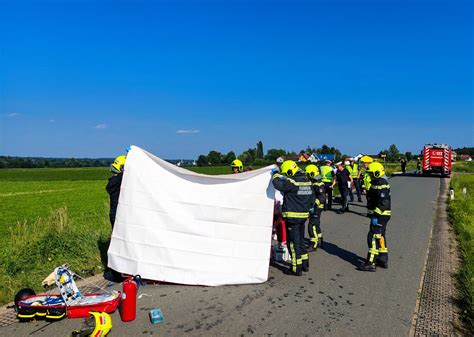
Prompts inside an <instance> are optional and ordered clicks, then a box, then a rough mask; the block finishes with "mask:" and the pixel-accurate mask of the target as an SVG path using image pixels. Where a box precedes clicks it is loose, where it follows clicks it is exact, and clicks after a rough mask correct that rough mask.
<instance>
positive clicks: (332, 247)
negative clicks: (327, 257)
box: [321, 241, 365, 267]
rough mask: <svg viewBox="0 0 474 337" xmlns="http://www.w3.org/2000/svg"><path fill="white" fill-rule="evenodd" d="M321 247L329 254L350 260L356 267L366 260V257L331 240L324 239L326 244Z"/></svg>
mask: <svg viewBox="0 0 474 337" xmlns="http://www.w3.org/2000/svg"><path fill="white" fill-rule="evenodd" d="M321 249H322V250H324V251H325V252H326V253H328V254H331V255H335V256H337V257H339V258H341V259H342V260H344V261H347V262H349V263H350V264H352V265H353V266H355V267H358V266H360V265H361V263H363V262H364V261H365V258H363V257H360V256H359V255H357V254H354V253H353V252H350V251H348V250H345V249H344V248H341V247H339V246H338V245H336V244H334V243H331V242H327V241H324V245H323V247H322V248H321Z"/></svg>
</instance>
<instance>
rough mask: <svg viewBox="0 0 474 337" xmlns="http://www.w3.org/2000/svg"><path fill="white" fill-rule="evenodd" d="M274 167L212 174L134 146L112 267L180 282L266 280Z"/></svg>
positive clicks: (117, 223)
mask: <svg viewBox="0 0 474 337" xmlns="http://www.w3.org/2000/svg"><path fill="white" fill-rule="evenodd" d="M271 168H272V166H269V167H266V168H262V169H259V170H254V171H250V172H245V173H241V174H236V175H220V176H208V175H203V174H197V173H194V172H191V171H189V170H186V169H182V168H179V167H176V166H174V165H172V164H170V163H168V162H166V161H164V160H162V159H160V158H158V157H155V156H153V155H152V154H150V153H148V152H146V151H144V150H142V149H140V148H138V147H136V146H132V149H131V151H130V152H129V153H128V156H127V162H126V165H125V173H124V177H123V181H122V187H121V192H120V199H119V205H118V209H117V217H116V220H115V225H114V230H113V233H112V240H111V244H110V247H109V251H108V265H109V267H110V268H112V269H114V270H117V271H119V272H122V273H127V274H131V275H137V274H140V275H141V276H142V278H145V279H152V280H159V281H166V282H173V283H182V284H199V285H209V286H217V285H224V284H245V283H261V282H265V281H266V280H267V278H268V268H269V259H270V249H271V247H270V246H271V233H272V220H273V208H274V195H275V190H274V189H273V186H272V185H271V173H270V170H271Z"/></svg>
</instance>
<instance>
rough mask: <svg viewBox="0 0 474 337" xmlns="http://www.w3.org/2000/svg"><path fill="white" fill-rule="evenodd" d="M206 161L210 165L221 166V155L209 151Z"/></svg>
mask: <svg viewBox="0 0 474 337" xmlns="http://www.w3.org/2000/svg"><path fill="white" fill-rule="evenodd" d="M207 159H208V160H209V163H210V164H211V165H221V164H222V154H221V153H220V152H218V151H214V150H212V151H209V154H208V155H207Z"/></svg>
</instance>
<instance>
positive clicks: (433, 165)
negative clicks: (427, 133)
mask: <svg viewBox="0 0 474 337" xmlns="http://www.w3.org/2000/svg"><path fill="white" fill-rule="evenodd" d="M422 155H423V167H422V172H423V175H431V174H434V173H438V174H441V176H443V177H449V175H450V174H451V168H452V164H453V158H452V150H451V146H449V145H446V144H426V145H425V146H424V148H423V151H422Z"/></svg>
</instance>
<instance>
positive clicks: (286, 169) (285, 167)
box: [280, 160, 299, 177]
mask: <svg viewBox="0 0 474 337" xmlns="http://www.w3.org/2000/svg"><path fill="white" fill-rule="evenodd" d="M298 169H299V167H298V165H296V163H295V162H294V161H293V160H285V161H284V162H283V164H281V167H280V171H281V173H283V174H284V175H287V176H289V177H291V176H294V175H295V173H296V171H298Z"/></svg>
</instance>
